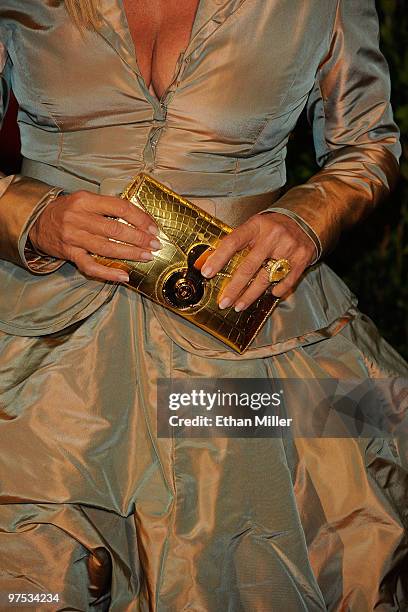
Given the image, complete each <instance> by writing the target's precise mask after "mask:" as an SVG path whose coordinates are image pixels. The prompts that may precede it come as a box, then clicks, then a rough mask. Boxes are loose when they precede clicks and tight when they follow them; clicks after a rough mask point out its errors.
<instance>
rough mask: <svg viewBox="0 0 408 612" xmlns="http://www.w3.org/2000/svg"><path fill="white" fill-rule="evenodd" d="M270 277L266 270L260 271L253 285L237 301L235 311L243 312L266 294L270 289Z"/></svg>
mask: <svg viewBox="0 0 408 612" xmlns="http://www.w3.org/2000/svg"><path fill="white" fill-rule="evenodd" d="M268 276H269V275H268V272H267V271H266V270H265V268H261V269H260V270H259V272H258V274H257V275H256V276H255V278H254V280H253V281H252V283H251V284H250V285H249V286H248V288H247V289H246V290H245V291H243V293H242V294H241V295H240V296H239V297H238V299H237V300H236V304H235V310H236V311H237V312H241V310H245V309H246V308H248V306H250V305H251V304H252V303H253V302H255V301H256V300H257V299H258V298H259V297H260V296H261V295H263V294H264V293H265V291H266V290H267V289H268V287H270V282H269V278H268Z"/></svg>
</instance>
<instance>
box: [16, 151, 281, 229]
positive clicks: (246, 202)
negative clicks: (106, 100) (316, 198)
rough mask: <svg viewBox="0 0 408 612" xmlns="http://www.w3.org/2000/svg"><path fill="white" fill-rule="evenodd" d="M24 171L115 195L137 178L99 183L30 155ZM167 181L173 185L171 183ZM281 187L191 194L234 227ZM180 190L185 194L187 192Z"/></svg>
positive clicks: (269, 200) (48, 180) (268, 201)
mask: <svg viewBox="0 0 408 612" xmlns="http://www.w3.org/2000/svg"><path fill="white" fill-rule="evenodd" d="M22 173H23V174H24V175H25V176H29V177H31V178H35V179H38V180H41V181H43V182H45V183H48V184H49V185H52V186H55V187H61V188H62V189H64V190H65V191H68V192H74V191H79V190H83V189H84V190H86V191H91V192H92V193H97V194H100V195H114V196H118V195H120V194H121V193H122V191H123V190H124V189H125V187H126V186H127V185H128V184H129V183H130V182H131V180H132V179H133V178H134V175H125V176H121V177H114V178H105V179H103V180H102V181H101V182H100V183H98V182H94V181H90V180H88V179H84V178H82V177H79V176H76V175H75V174H71V173H70V172H66V171H65V170H61V169H59V168H56V167H55V166H51V165H49V164H44V163H42V162H38V161H33V160H30V159H24V160H23V166H22ZM152 176H155V178H158V177H157V174H156V173H154V172H152ZM158 180H160V178H159V179H158ZM166 184H167V186H170V188H173V187H172V185H171V184H170V185H168V183H166ZM280 191H281V190H280V189H274V190H272V191H268V192H266V193H258V194H252V195H242V196H230V195H227V196H211V197H204V196H193V197H192V196H189V198H188V199H189V200H190V201H191V202H193V203H194V204H196V205H197V206H199V207H200V208H202V209H203V210H205V211H206V212H207V213H209V214H211V215H213V216H215V217H217V218H218V219H220V220H221V221H223V222H224V223H227V224H228V225H230V226H231V227H235V226H237V225H240V224H241V223H244V222H245V221H246V220H247V219H248V218H249V217H250V216H252V215H254V214H256V213H258V212H260V211H262V210H265V209H266V208H268V207H269V206H271V205H272V204H273V203H274V202H275V201H276V200H277V199H278V197H279V195H280ZM179 193H180V195H182V196H185V193H182V192H179Z"/></svg>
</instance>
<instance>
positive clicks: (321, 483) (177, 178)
mask: <svg viewBox="0 0 408 612" xmlns="http://www.w3.org/2000/svg"><path fill="white" fill-rule="evenodd" d="M100 19H101V28H100V30H99V31H98V32H97V33H94V32H90V31H86V32H84V33H83V34H80V33H79V32H78V30H77V29H76V28H75V27H74V25H73V24H72V23H71V22H70V20H69V19H68V17H67V14H66V11H65V9H64V6H63V2H60V1H59V0H46V1H42V0H34V1H30V2H28V1H27V2H21V0H2V3H1V7H0V45H1V47H0V48H1V49H4V50H5V51H6V52H5V53H4V52H3V54H2V57H4V59H5V63H4V66H3V68H2V71H1V78H0V82H1V86H0V117H1V116H3V114H4V111H5V108H6V105H7V99H8V92H9V89H10V87H11V84H12V85H13V90H14V93H15V95H16V97H17V99H18V102H19V104H20V110H19V124H20V130H21V137H22V152H23V155H24V157H25V160H26V161H25V164H24V166H23V172H22V176H11V177H4V178H2V179H1V180H0V195H1V197H0V257H1V261H0V285H1V289H2V293H1V296H0V449H1V452H0V593H5V592H7V591H13V592H32V591H33V588H34V585H35V586H36V588H38V589H39V590H43V591H46V592H58V593H59V594H60V596H61V600H60V603H59V604H58V606H57V609H59V610H63V609H69V610H81V611H91V610H96V611H98V612H106V611H108V610H109V611H111V612H170V611H171V612H173V611H177V612H178V611H184V610H186V611H187V610H194V612H219V611H221V610H222V611H224V610H225V611H227V610H228V611H229V612H253V611H255V612H275V611H276V610H281V609H282V608H283V607H284V608H285V609H287V610H288V611H290V612H292V611H293V612H301V611H304V612H317V611H319V612H323V611H326V612H327V611H330V612H372V611H373V610H381V612H397V611H401V610H406V609H408V584H407V583H408V580H407V575H408V571H407V563H408V561H407V559H408V539H407V526H408V516H407V507H408V499H407V497H408V494H407V491H408V484H407V478H408V477H407V473H408V472H407V466H408V445H407V443H406V441H404V440H398V441H394V440H392V439H384V440H383V439H381V440H379V439H373V440H367V439H347V440H343V439H315V440H310V439H309V440H306V439H296V440H295V441H294V442H290V441H289V440H280V439H259V440H251V439H232V438H230V439H222V438H218V439H184V440H183V439H182V440H179V439H178V440H177V439H164V438H158V437H157V435H156V429H155V423H156V411H157V410H160V406H157V401H156V394H157V388H156V383H157V379H158V378H159V377H173V378H176V377H177V378H186V379H187V378H190V377H197V378H200V377H202V378H211V377H214V378H229V377H231V376H232V375H233V376H234V377H242V378H263V377H275V378H278V377H282V378H297V377H299V378H305V377H316V378H318V377H322V378H356V379H360V378H366V377H369V376H370V377H378V378H385V379H387V378H389V379H390V380H392V378H393V377H395V376H396V375H400V376H405V377H408V366H407V364H406V363H405V362H404V361H403V360H402V359H401V358H400V357H399V356H398V355H397V354H396V353H395V351H393V349H392V348H391V347H390V346H389V345H388V344H387V343H386V342H385V341H384V340H383V339H382V338H381V337H380V336H379V334H378V331H377V330H376V328H375V326H374V325H373V323H372V322H371V321H369V320H368V318H367V317H365V316H364V315H363V314H361V313H360V312H359V310H358V308H357V300H356V298H355V296H353V295H352V294H351V292H350V291H349V290H348V288H347V287H346V286H345V285H344V283H342V281H341V280H340V279H339V278H338V277H337V276H336V275H335V274H334V272H333V271H332V270H330V268H328V267H327V266H326V265H325V264H324V263H317V264H316V265H314V266H312V267H311V268H310V269H309V270H307V272H306V273H305V274H304V277H303V278H302V280H301V282H300V283H299V285H298V287H297V289H296V291H294V292H293V293H292V295H291V296H289V297H288V299H286V300H285V301H283V302H281V303H280V304H279V307H278V308H276V310H275V312H274V314H273V316H271V317H270V318H269V319H268V321H267V323H266V324H265V326H264V327H263V329H262V331H261V333H260V334H259V336H257V338H256V340H255V342H254V345H253V346H251V348H250V349H248V352H247V353H246V354H245V355H236V354H234V353H233V352H232V351H231V350H230V349H228V348H226V347H225V346H223V345H222V344H221V343H220V342H218V341H217V340H216V339H213V338H211V337H210V336H208V335H207V334H205V333H204V332H202V331H201V330H198V329H197V328H196V327H194V326H192V325H191V324H189V323H188V322H187V321H183V320H181V319H180V318H179V317H177V316H176V315H174V314H172V313H169V312H168V311H166V310H164V309H163V308H160V307H158V306H156V305H154V304H152V303H151V302H149V301H148V300H146V299H144V298H143V297H141V296H139V295H138V294H136V293H135V292H132V291H129V290H128V289H126V288H124V287H116V286H114V285H112V284H110V283H106V284H103V283H100V282H97V281H92V280H89V279H85V278H84V277H83V276H82V275H81V274H80V273H79V272H78V271H77V270H76V269H75V267H74V266H72V265H71V264H70V263H64V264H63V265H62V266H61V263H60V262H55V261H53V262H48V263H47V265H46V266H45V267H41V268H39V267H38V263H39V262H38V260H33V261H29V260H28V259H26V258H25V257H26V250H25V246H26V238H27V235H28V232H29V229H30V227H31V225H32V223H33V222H34V221H35V219H36V217H37V215H38V214H39V213H40V212H41V209H42V206H44V205H46V204H47V202H48V201H49V200H50V198H53V197H56V196H57V195H58V193H59V192H60V191H61V190H62V189H64V190H67V191H74V190H77V189H80V188H88V189H89V190H91V191H93V192H95V193H101V194H119V193H120V192H121V190H122V189H123V187H124V186H125V185H126V183H127V182H128V181H129V180H130V179H131V178H132V177H133V176H134V175H135V174H136V173H137V172H141V171H145V172H148V173H149V174H152V175H153V176H155V177H156V178H157V179H158V180H160V181H162V182H164V183H165V184H166V185H168V186H169V187H170V188H172V189H173V190H175V191H177V192H179V193H181V194H182V195H184V196H186V197H188V198H189V199H191V200H192V201H193V202H194V203H196V204H197V205H200V202H201V203H202V206H203V208H205V207H209V209H211V212H212V214H215V215H216V216H218V217H220V218H223V215H224V214H225V215H226V216H229V215H230V212H231V210H232V209H233V208H234V206H236V205H237V203H238V202H241V204H242V202H245V198H246V197H247V196H251V197H252V196H258V195H259V194H261V195H263V194H265V193H269V192H271V191H273V192H274V193H276V194H277V193H278V191H279V189H280V188H281V187H282V186H283V185H284V183H285V161H284V160H285V154H286V144H287V141H288V138H289V135H290V132H291V130H292V129H293V127H294V126H295V124H296V121H297V119H298V117H299V115H300V113H301V111H302V109H303V108H305V107H307V109H308V113H309V117H310V119H311V121H312V122H313V129H314V135H315V146H316V153H317V159H318V162H319V164H320V165H321V166H322V169H321V170H320V171H319V172H317V173H316V175H315V176H314V177H312V179H311V180H310V181H309V182H308V183H306V184H305V185H302V186H299V187H296V188H294V189H292V190H290V191H288V192H287V193H286V194H285V195H284V196H283V197H282V198H280V199H279V200H277V201H276V202H274V201H272V199H271V202H270V203H269V204H267V205H266V208H267V209H269V210H272V211H273V210H276V211H279V212H281V211H282V210H283V211H285V210H286V211H287V213H288V214H289V216H291V217H292V218H294V219H295V220H297V222H298V223H299V224H300V225H301V227H302V228H303V229H304V231H305V232H306V233H309V232H310V234H309V235H311V234H313V236H315V237H316V238H317V241H318V242H320V245H321V249H319V250H320V251H321V252H326V251H327V250H329V249H330V248H331V247H332V245H333V244H334V243H335V241H336V240H337V238H338V235H339V233H340V231H341V230H342V229H344V228H345V227H347V226H349V225H352V224H354V223H356V222H357V221H359V220H360V219H361V218H363V217H364V216H365V215H366V214H367V212H368V211H369V210H370V209H371V208H372V207H373V206H374V205H375V204H376V203H377V202H378V201H379V200H380V199H381V198H382V197H383V196H384V195H385V194H386V193H388V191H389V189H390V188H391V186H392V184H393V182H394V180H395V176H396V174H397V159H398V157H399V155H400V150H401V149H400V145H399V142H398V129H397V127H396V125H395V123H394V122H393V119H392V112H391V106H390V103H389V89H390V87H389V77H388V72H387V66H386V63H385V61H384V58H383V57H382V55H381V53H380V51H379V49H378V44H377V34H378V22H377V17H376V13H375V7H374V1H373V0H367V1H364V2H360V1H359V0H311V1H309V2H304V1H302V0H291V2H288V1H287V0H274V1H273V2H272V1H271V2H265V1H264V0H251V2H250V1H249V0H201V1H200V4H199V8H198V11H197V15H196V19H195V23H194V25H193V31H192V36H191V40H190V44H189V46H188V48H187V49H186V51H185V53H184V55H183V56H182V57H181V58H180V61H179V63H178V65H177V67H176V72H175V79H174V81H173V83H172V85H171V87H170V88H169V90H168V92H167V94H166V95H165V96H164V98H163V100H161V101H159V100H157V98H156V99H155V98H154V97H153V96H152V95H151V94H150V93H149V91H148V90H147V88H146V84H145V83H144V82H143V79H142V77H141V74H140V71H139V69H138V65H137V58H136V55H135V52H134V47H133V42H132V38H131V34H130V32H129V29H128V26H127V21H126V15H125V13H124V10H123V4H122V2H121V1H120V0H101V3H100ZM39 55H40V57H41V62H39V61H38V56H39ZM231 58H233V59H231ZM61 66H64V74H63V77H64V78H61ZM242 206H243V205H242ZM11 209H12V210H11ZM251 212H252V211H250V210H247V211H246V216H249V215H250V214H251ZM256 212H259V210H257V211H256ZM234 214H235V211H234ZM240 215H242V212H240ZM240 215H236V214H235V219H238V216H239V217H240V218H242V216H240ZM225 221H226V222H229V221H230V219H228V218H226V219H225ZM319 254H320V253H319ZM312 408H313V407H311V409H312ZM0 608H1V610H3V609H4V610H7V609H8V604H7V602H6V601H4V600H1V601H0Z"/></svg>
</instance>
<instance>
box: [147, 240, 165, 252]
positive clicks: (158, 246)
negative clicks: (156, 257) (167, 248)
mask: <svg viewBox="0 0 408 612" xmlns="http://www.w3.org/2000/svg"><path fill="white" fill-rule="evenodd" d="M149 246H151V247H152V249H154V250H155V251H157V250H158V249H161V248H162V244H161V242H159V241H158V240H152V241H151V242H150V244H149Z"/></svg>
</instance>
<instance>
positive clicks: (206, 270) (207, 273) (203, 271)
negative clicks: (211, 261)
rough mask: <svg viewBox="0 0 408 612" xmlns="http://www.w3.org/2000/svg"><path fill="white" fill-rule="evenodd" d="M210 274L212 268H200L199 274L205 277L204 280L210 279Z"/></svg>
mask: <svg viewBox="0 0 408 612" xmlns="http://www.w3.org/2000/svg"><path fill="white" fill-rule="evenodd" d="M212 273H213V269H212V267H211V266H207V264H204V265H203V267H202V268H201V274H202V275H203V276H205V277H206V278H210V276H212Z"/></svg>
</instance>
